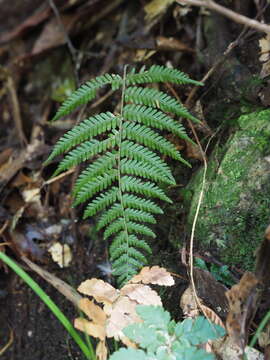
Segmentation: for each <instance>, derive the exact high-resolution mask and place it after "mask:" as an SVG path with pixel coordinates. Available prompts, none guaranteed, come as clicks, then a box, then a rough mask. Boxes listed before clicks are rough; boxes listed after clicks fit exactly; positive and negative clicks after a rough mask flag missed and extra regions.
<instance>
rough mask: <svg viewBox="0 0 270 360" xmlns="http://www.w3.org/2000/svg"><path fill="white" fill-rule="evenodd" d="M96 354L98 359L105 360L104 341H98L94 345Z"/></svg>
mask: <svg viewBox="0 0 270 360" xmlns="http://www.w3.org/2000/svg"><path fill="white" fill-rule="evenodd" d="M96 356H97V358H98V360H107V357H108V349H107V346H106V343H105V341H99V343H98V344H97V347H96Z"/></svg>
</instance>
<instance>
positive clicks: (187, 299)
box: [180, 286, 199, 318]
mask: <svg viewBox="0 0 270 360" xmlns="http://www.w3.org/2000/svg"><path fill="white" fill-rule="evenodd" d="M180 307H181V309H182V311H183V313H184V315H185V316H187V317H191V318H195V317H197V316H199V309H198V306H197V303H196V299H195V296H194V293H193V290H192V287H191V286H189V287H188V288H187V289H186V290H185V291H184V292H183V294H182V296H181V299H180Z"/></svg>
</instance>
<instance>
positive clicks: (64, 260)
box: [48, 242, 72, 268]
mask: <svg viewBox="0 0 270 360" xmlns="http://www.w3.org/2000/svg"><path fill="white" fill-rule="evenodd" d="M48 252H49V253H50V254H51V256H52V259H53V261H54V262H56V263H57V264H58V265H59V266H60V268H63V267H68V266H69V264H70V262H71V260H72V253H71V249H70V246H69V245H67V244H64V245H63V244H61V243H60V242H56V243H54V244H53V245H52V246H51V247H50V248H49V249H48Z"/></svg>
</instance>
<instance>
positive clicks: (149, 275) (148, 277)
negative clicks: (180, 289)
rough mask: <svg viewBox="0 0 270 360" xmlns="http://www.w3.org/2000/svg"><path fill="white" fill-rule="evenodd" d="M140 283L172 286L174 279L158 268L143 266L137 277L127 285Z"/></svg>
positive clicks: (164, 270)
mask: <svg viewBox="0 0 270 360" xmlns="http://www.w3.org/2000/svg"><path fill="white" fill-rule="evenodd" d="M138 282H142V283H143V284H153V285H164V286H172V285H174V279H173V277H172V276H171V275H170V273H169V272H168V271H167V270H166V269H164V268H161V267H159V266H152V267H149V266H145V267H143V268H142V270H141V271H140V272H139V274H138V275H135V276H134V277H133V278H132V279H131V280H130V281H129V283H132V284H135V283H138Z"/></svg>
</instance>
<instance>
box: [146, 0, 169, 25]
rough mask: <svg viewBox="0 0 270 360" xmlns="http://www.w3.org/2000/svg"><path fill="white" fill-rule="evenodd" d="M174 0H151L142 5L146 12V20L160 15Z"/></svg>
mask: <svg viewBox="0 0 270 360" xmlns="http://www.w3.org/2000/svg"><path fill="white" fill-rule="evenodd" d="M173 2H174V0H152V1H150V3H148V4H147V5H146V6H145V7H144V11H145V13H146V16H145V18H146V20H148V21H151V20H153V19H154V18H156V17H158V16H161V15H162V14H164V13H165V12H166V10H167V8H168V7H169V6H170V5H171V4H172V3H173Z"/></svg>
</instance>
